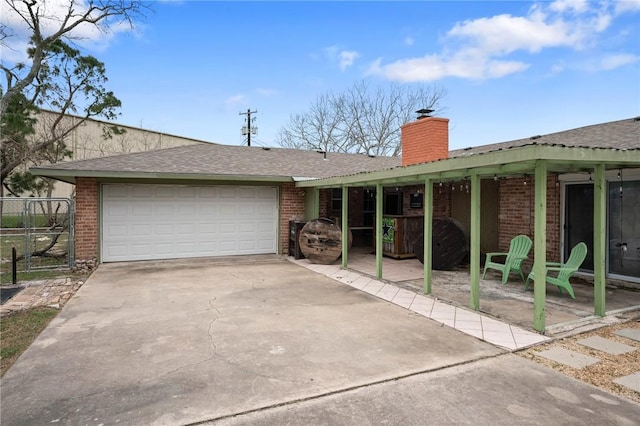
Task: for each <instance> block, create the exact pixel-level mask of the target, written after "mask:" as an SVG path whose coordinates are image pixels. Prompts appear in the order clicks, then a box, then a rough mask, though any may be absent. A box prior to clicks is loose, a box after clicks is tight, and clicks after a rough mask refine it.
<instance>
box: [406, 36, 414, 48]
mask: <svg viewBox="0 0 640 426" xmlns="http://www.w3.org/2000/svg"><path fill="white" fill-rule="evenodd" d="M415 42H416V41H415V39H414V38H413V37H411V36H407V37H405V38H404V44H406V45H407V46H413V44H414V43H415Z"/></svg>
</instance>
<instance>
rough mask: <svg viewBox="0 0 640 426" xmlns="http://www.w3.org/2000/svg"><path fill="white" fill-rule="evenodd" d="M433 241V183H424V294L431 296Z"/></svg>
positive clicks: (427, 180)
mask: <svg viewBox="0 0 640 426" xmlns="http://www.w3.org/2000/svg"><path fill="white" fill-rule="evenodd" d="M432 241H433V181H432V180H431V179H429V178H427V179H425V181H424V285H423V289H424V294H431V275H432V272H431V267H432V246H431V244H432Z"/></svg>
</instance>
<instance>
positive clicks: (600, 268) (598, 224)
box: [593, 164, 607, 317]
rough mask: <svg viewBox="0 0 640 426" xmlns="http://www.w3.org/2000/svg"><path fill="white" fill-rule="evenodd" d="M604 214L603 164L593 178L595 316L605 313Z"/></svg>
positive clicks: (597, 167)
mask: <svg viewBox="0 0 640 426" xmlns="http://www.w3.org/2000/svg"><path fill="white" fill-rule="evenodd" d="M606 214H607V180H606V174H605V167H604V164H598V165H596V167H595V169H594V177H593V306H594V311H595V315H598V316H600V317H603V316H604V315H605V313H606V301H605V294H606V291H605V289H606V280H605V268H606V265H605V258H606V257H605V256H606V253H605V249H606V239H605V238H606V223H607V219H606Z"/></svg>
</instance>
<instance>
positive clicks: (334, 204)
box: [331, 188, 342, 212]
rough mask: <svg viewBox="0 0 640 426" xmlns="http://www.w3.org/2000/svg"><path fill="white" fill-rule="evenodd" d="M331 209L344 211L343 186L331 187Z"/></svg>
mask: <svg viewBox="0 0 640 426" xmlns="http://www.w3.org/2000/svg"><path fill="white" fill-rule="evenodd" d="M331 211H332V212H341V211H342V188H333V189H331Z"/></svg>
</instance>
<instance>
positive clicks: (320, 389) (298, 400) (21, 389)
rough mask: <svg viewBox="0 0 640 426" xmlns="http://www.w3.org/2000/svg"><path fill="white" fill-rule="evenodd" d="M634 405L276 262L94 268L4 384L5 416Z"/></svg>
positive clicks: (191, 419)
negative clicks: (74, 295) (94, 270)
mask: <svg viewBox="0 0 640 426" xmlns="http://www.w3.org/2000/svg"><path fill="white" fill-rule="evenodd" d="M447 367H450V368H447ZM476 410H477V413H476ZM639 413H640V410H639V407H638V405H637V404H634V403H632V402H630V401H626V400H623V399H620V398H617V397H615V396H613V395H610V394H607V393H605V392H602V391H599V390H597V389H595V388H593V387H590V386H588V385H584V384H582V383H579V382H577V381H573V380H572V379H568V378H566V377H564V376H562V375H560V374H558V373H555V372H553V371H551V370H546V369H544V368H542V367H540V366H536V365H534V364H533V363H530V362H527V361H526V360H523V359H521V358H519V357H517V356H514V355H511V354H506V353H505V352H504V351H502V350H501V349H498V348H496V347H493V346H491V345H489V344H487V343H484V342H482V341H479V340H477V339H475V338H473V337H471V336H468V335H464V334H462V333H460V332H458V331H456V330H453V329H450V328H447V327H443V326H440V325H439V324H436V323H435V322H433V321H431V320H429V319H427V318H424V317H422V316H420V315H417V314H415V313H412V312H411V311H408V310H406V309H403V308H401V307H398V306H395V305H392V304H390V303H388V302H385V301H382V300H380V299H377V298H376V297H374V296H371V295H369V294H366V293H363V292H360V291H358V290H355V289H353V288H351V287H349V286H346V285H343V284H340V283H338V282H335V281H333V280H331V279H329V278H326V277H323V276H321V275H318V274H315V273H313V272H311V271H308V270H306V269H305V268H303V267H300V266H298V265H295V264H292V263H289V262H286V261H278V260H275V259H274V258H270V259H268V261H253V262H251V261H246V262H233V263H225V262H221V261H215V260H202V259H200V260H190V261H170V262H141V263H129V264H104V265H101V266H100V267H99V268H98V270H97V271H96V272H94V274H93V275H92V276H91V277H90V278H89V280H87V282H86V283H85V285H84V286H83V287H82V288H81V289H80V291H79V292H78V293H77V294H76V297H74V298H73V299H72V300H71V301H70V302H69V303H68V304H67V305H66V306H65V308H64V309H63V311H62V312H61V313H60V315H59V316H58V317H57V318H56V319H55V320H54V321H53V322H52V323H51V325H50V326H49V327H48V328H47V329H46V330H45V331H44V332H43V333H42V335H40V337H39V338H38V339H37V340H36V341H35V342H34V344H33V345H32V346H31V347H30V348H29V349H28V350H27V351H26V352H25V353H24V354H23V356H22V357H21V358H20V360H19V361H18V362H17V363H16V364H15V365H14V366H13V367H12V368H11V369H10V370H9V371H8V372H7V373H6V374H5V376H4V377H3V379H2V424H8V425H40V424H42V425H44V424H74V425H75V424H89V425H99V424H103V425H108V424H132V425H142V424H145V425H164V424H167V425H175V424H180V425H184V424H192V423H203V422H215V421H220V422H229V423H240V424H241V423H262V424H286V423H288V424H299V423H311V424H318V423H320V424H343V423H350V424H351V423H354V424H358V423H359V424H379V423H383V422H386V423H403V424H428V423H431V424H436V423H438V424H442V423H451V422H457V423H475V424H478V420H483V419H491V418H495V419H497V420H496V421H497V423H501V424H526V423H529V424H539V423H542V422H550V423H567V422H572V421H577V422H580V419H582V420H583V421H584V422H586V423H596V422H604V423H606V422H610V421H611V419H616V423H617V424H625V423H626V422H627V421H628V423H629V424H633V423H632V421H635V420H637V415H638V414H639ZM496 416H498V417H496ZM545 416H546V417H545ZM496 421H494V423H496ZM5 422H6V423H5Z"/></svg>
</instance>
